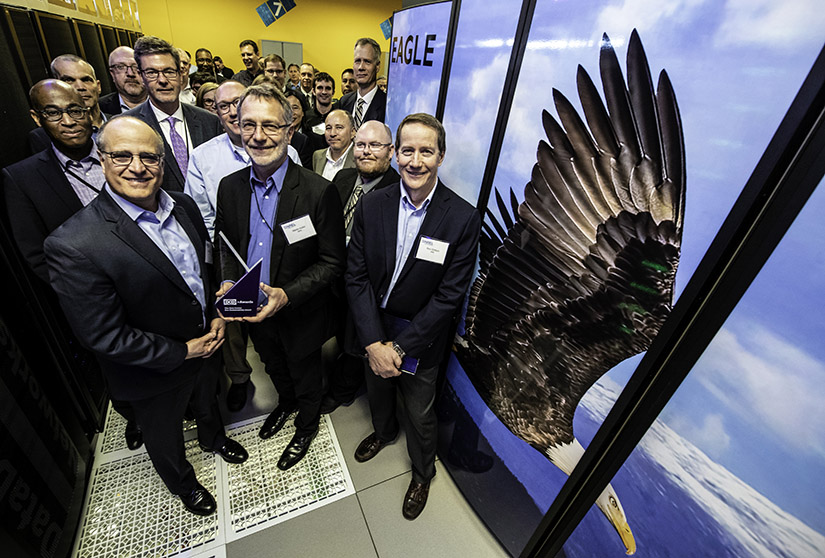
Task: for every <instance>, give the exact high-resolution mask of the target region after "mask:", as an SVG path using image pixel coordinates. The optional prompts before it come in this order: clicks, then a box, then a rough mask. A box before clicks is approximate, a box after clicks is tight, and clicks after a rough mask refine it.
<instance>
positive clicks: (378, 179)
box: [355, 174, 384, 194]
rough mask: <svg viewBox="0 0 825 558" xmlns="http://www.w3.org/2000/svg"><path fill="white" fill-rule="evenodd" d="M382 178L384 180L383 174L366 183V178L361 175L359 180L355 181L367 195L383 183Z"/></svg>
mask: <svg viewBox="0 0 825 558" xmlns="http://www.w3.org/2000/svg"><path fill="white" fill-rule="evenodd" d="M382 178H384V175H383V174H382V175H380V176H376V177H375V178H372V179H370V180H368V181H366V182H364V177H363V176H361V175H360V174H359V175H358V178H356V179H355V185H356V186H358V185H359V184H360V185H361V190H362V191H363V192H364V193H365V194H366V193H368V192H370V191H372V189H373V188H375V187H376V186H377V185H378V183H379V182H381V179H382Z"/></svg>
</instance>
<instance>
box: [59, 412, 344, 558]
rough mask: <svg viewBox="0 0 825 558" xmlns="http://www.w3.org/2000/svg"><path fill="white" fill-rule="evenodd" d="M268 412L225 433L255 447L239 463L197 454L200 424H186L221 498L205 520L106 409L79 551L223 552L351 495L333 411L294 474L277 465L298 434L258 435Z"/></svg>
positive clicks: (158, 557) (200, 473)
mask: <svg viewBox="0 0 825 558" xmlns="http://www.w3.org/2000/svg"><path fill="white" fill-rule="evenodd" d="M265 418H266V417H265V416H264V417H258V418H255V419H251V420H248V421H245V422H241V423H238V424H235V425H230V426H228V427H227V435H228V436H230V437H231V438H233V439H235V440H237V441H238V442H240V443H241V444H242V445H243V446H244V447H245V448H246V449H247V451H248V452H249V460H248V461H247V462H246V463H243V464H241V465H230V464H227V463H225V462H224V461H223V460H222V459H220V458H219V457H216V456H215V455H214V454H211V453H203V452H201V451H200V449H199V448H198V443H197V439H196V426H195V424H194V423H184V425H183V426H184V431H185V438H186V439H187V442H186V456H187V459H189V461H190V463H192V466H193V467H194V468H195V473H196V474H197V477H198V480H199V481H200V482H201V484H203V485H204V486H205V487H206V488H207V489H209V491H210V492H211V493H212V495H213V496H215V500H216V501H217V503H218V513H217V514H214V515H212V516H209V517H199V516H196V515H194V514H191V513H189V512H188V511H186V509H185V508H184V507H183V505H182V504H181V503H180V501H179V500H178V498H177V497H175V496H173V495H172V494H170V493H169V491H168V490H167V489H166V487H165V486H164V485H163V482H162V481H161V480H160V477H158V475H157V473H155V470H154V468H153V467H152V463H151V461H150V460H149V456H148V455H147V454H146V450H145V449H144V448H140V449H139V450H137V451H134V452H132V451H129V450H128V449H126V445H125V441H124V439H123V431H124V429H125V428H126V421H125V420H123V419H122V418H121V417H120V415H118V414H117V413H115V412H114V411H112V409H111V407H110V409H109V416H108V418H107V422H106V428H105V429H104V432H103V433H102V435H101V436H100V439H99V441H98V447H97V452H96V457H95V463H94V465H93V469H92V477H91V482H90V483H89V488H88V492H87V494H86V502H85V509H84V517H83V519H82V521H81V524H80V528H79V531H78V536H77V540H76V542H75V552H74V556H76V557H78V558H110V557H111V558H115V557H117V558H126V557H132V556H135V557H138V556H139V557H142V558H143V557H145V558H150V557H151V558H162V557H165V556H180V557H193V558H194V557H202V558H206V557H207V556H209V557H212V556H214V557H216V558H218V557H220V556H224V555H225V553H224V548H223V547H224V545H225V544H226V543H228V542H231V541H233V540H237V539H239V538H241V537H244V536H246V535H249V534H251V533H254V532H257V531H260V530H262V529H266V528H267V527H271V526H272V525H275V524H277V523H280V522H282V521H287V520H289V519H291V518H292V517H295V516H298V515H301V514H303V513H306V512H308V511H311V510H313V509H317V508H318V507H321V506H323V505H326V504H328V503H331V502H334V501H336V500H338V499H340V498H344V497H346V496H349V495H351V494H354V493H355V490H354V487H353V484H352V480H351V479H350V476H349V472H348V471H347V467H346V464H345V462H344V457H343V455H342V453H341V448H340V446H339V445H338V440H337V438H336V437H335V431H334V429H333V427H332V421H331V420H330V419H329V417H328V416H323V417H322V420H321V425H320V429H319V432H318V435H317V436H316V438H315V440H314V441H313V442H312V446H310V450H309V452H308V453H307V455H306V457H304V459H303V460H301V462H300V463H298V464H297V465H295V466H294V467H293V468H292V469H290V470H289V471H281V470H280V469H278V468H277V466H276V464H277V461H278V458H279V457H280V455H281V452H282V451H283V450H284V448H285V447H286V445H287V444H288V443H289V440H290V439H291V438H292V435H293V433H294V426H293V425H292V420H291V419H290V420H289V421H287V425H286V426H284V428H283V430H282V431H281V432H279V433H278V435H277V436H275V437H273V438H271V439H269V440H261V439H260V438H259V437H258V429H259V428H260V426H261V425H262V424H263V421H264V420H265Z"/></svg>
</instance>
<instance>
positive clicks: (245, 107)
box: [215, 84, 346, 470]
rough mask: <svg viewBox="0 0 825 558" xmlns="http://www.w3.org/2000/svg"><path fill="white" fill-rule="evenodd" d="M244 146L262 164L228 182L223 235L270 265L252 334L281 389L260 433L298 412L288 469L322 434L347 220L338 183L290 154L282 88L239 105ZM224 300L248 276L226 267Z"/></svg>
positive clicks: (250, 93)
mask: <svg viewBox="0 0 825 558" xmlns="http://www.w3.org/2000/svg"><path fill="white" fill-rule="evenodd" d="M238 118H239V121H240V129H241V139H242V141H243V145H244V148H245V149H246V152H247V153H248V154H249V157H250V159H251V160H252V168H251V169H250V170H247V169H242V170H239V171H237V172H235V173H233V174H230V175H229V176H227V177H226V178H224V179H223V180H222V181H221V184H220V187H219V189H218V204H217V217H216V220H215V230H216V233H220V232H223V233H224V234H225V235H226V237H227V239H228V240H229V242H230V243H231V244H232V245H233V246H234V247H235V248H236V249H237V250H238V252H239V253H240V254H243V255H244V256H246V263H247V264H248V265H250V266H251V265H253V264H255V263H256V262H257V261H258V260H259V259H260V260H263V263H262V270H261V281H262V283H261V289H262V291H263V293H265V299H264V300H263V302H264V303H265V304H264V305H263V307H262V308H261V310H260V311H259V312H258V314H257V315H256V316H255V317H253V318H247V319H246V320H247V321H249V322H252V324H251V326H250V328H249V335H250V337H251V338H252V342H253V344H254V345H255V350H256V351H257V352H258V354H259V355H260V356H261V360H262V361H263V363H264V366H265V368H266V372H267V374H269V376H270V378H271V379H272V383H273V384H274V385H275V388H276V389H277V390H278V406H277V407H276V408H275V410H274V411H273V412H272V413H271V414H270V415H269V417H268V418H267V419H266V421H265V422H264V424H263V426H262V427H261V430H260V432H259V435H260V437H261V438H264V439H267V438H270V437H272V436H274V435H275V434H276V433H277V432H278V431H279V430H280V429H281V428H282V427H283V425H284V424H285V423H286V420H287V418H288V417H289V415H290V414H291V413H292V412H293V411H295V410H297V411H298V415H297V417H296V418H295V435H294V436H293V437H292V440H291V441H290V442H289V444H288V445H287V447H286V449H285V450H284V452H283V454H282V455H281V458H280V460H279V461H278V467H279V468H280V469H282V470H286V469H289V468H290V467H292V466H293V465H295V464H296V463H298V462H299V461H300V460H301V459H302V458H303V457H304V455H306V452H307V450H308V449H309V445H310V443H311V442H312V440H313V438H314V437H315V434H317V432H318V423H319V419H320V406H321V396H322V383H323V367H322V363H321V345H323V343H324V342H325V341H326V340H327V339H329V338H330V337H331V336H332V334H333V332H334V326H335V323H334V315H333V311H332V306H333V305H332V297H333V292H332V286H333V283H334V282H335V280H336V279H337V278H338V277H340V276H341V274H342V272H343V269H344V260H345V250H346V248H345V245H344V220H343V208H342V207H341V200H340V198H339V196H338V192H337V190H336V189H335V186H333V185H332V183H330V182H329V181H327V180H324V179H323V178H322V177H320V176H318V175H316V174H315V173H313V172H310V171H308V170H306V169H304V168H302V167H300V166H298V165H296V164H295V163H294V162H292V161H290V160H289V158H288V157H287V147H288V146H289V142H290V140H291V138H292V128H291V124H292V107H291V106H290V104H289V102H287V100H286V98H285V97H284V96H283V94H282V93H281V92H280V91H279V89H278V88H276V87H274V86H272V85H269V84H262V85H258V86H252V87H250V88H249V89H247V90H246V92H245V93H244V94H243V96H241V99H240V103H239V105H238ZM221 268H222V270H221V278H222V279H223V280H224V281H225V283H224V285H223V286H222V287H221V291H220V292H219V293H218V295H219V296H220V295H222V294H223V293H224V292H226V291H227V290H228V288H229V286H230V284H231V282H232V281H236V280H237V279H238V278H239V277H240V276H241V275H242V273H243V271H242V267H241V265H240V263H239V262H237V261H235V259H234V258H223V260H222V261H221Z"/></svg>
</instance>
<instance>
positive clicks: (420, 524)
mask: <svg viewBox="0 0 825 558" xmlns="http://www.w3.org/2000/svg"><path fill="white" fill-rule="evenodd" d="M409 484H410V476H409V475H403V476H400V477H396V478H393V479H390V480H388V481H386V482H384V483H382V484H379V485H376V486H373V487H371V488H368V489H366V490H363V491H361V492H359V493H358V495H357V496H358V499H359V501H360V502H361V508H362V509H363V510H364V515H365V517H366V519H367V525H369V529H370V533H371V535H372V538H373V541H374V543H375V548H376V549H377V550H378V555H379V556H380V557H381V558H396V557H398V558H416V557H421V558H432V557H434V556H438V557H444V558H451V557H464V556H472V557H473V558H486V557H490V558H498V557H506V556H509V555H508V554H507V553H506V552H505V551H504V549H503V548H502V547H501V545H499V543H498V541H497V540H496V539H495V537H493V536H492V535H491V534H490V532H489V531H488V530H487V528H486V527H485V526H484V524H483V523H482V522H481V520H480V519H479V518H478V517H477V516H476V514H475V512H473V510H472V509H471V508H470V506H469V505H468V504H467V503H466V502H465V500H464V498H463V497H462V495H461V492H460V491H459V489H458V487H456V485H455V483H453V481H452V479H451V478H450V474H449V473H448V472H447V471H446V470H445V469H444V468H443V467H438V469H437V474H436V476H435V478H434V479H433V481H432V484H431V485H430V497H429V500H428V501H427V507H426V508H424V511H423V512H422V513H421V515H420V516H419V517H418V519H416V520H415V521H408V520H406V519H404V517H403V516H402V515H401V503H402V501H403V499H404V494H405V492H406V491H407V486H408V485H409Z"/></svg>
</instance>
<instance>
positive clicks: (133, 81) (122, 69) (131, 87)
mask: <svg viewBox="0 0 825 558" xmlns="http://www.w3.org/2000/svg"><path fill="white" fill-rule="evenodd" d="M109 75H110V76H112V83H114V84H115V91H113V92H111V93H109V94H107V95H103V96H102V97H101V98H100V99H99V100H98V105H99V106H100V110H101V111H103V112H104V113H106V114H112V115H115V114H120V113H122V112H126V111H127V110H129V109H133V108H135V107H136V106H138V105H139V104H141V103H142V102H143V101H145V100H146V95H147V93H146V88H145V87H144V86H143V82H142V81H141V79H140V73H139V72H138V66H137V62H135V51H134V50H133V49H131V48H129V47H127V46H119V47H117V48H116V49H115V50H113V51H112V52H111V53H109Z"/></svg>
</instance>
